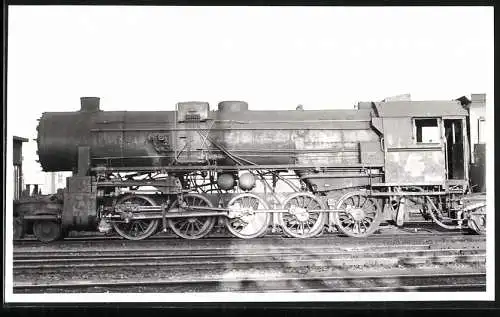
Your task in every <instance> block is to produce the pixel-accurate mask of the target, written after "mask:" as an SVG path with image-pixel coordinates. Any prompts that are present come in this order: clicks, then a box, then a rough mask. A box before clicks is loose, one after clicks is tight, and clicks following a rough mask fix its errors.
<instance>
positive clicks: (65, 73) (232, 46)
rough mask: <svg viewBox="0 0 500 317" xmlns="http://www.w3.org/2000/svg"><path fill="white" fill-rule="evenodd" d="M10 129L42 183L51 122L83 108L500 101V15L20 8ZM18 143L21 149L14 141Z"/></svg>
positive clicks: (12, 26)
mask: <svg viewBox="0 0 500 317" xmlns="http://www.w3.org/2000/svg"><path fill="white" fill-rule="evenodd" d="M8 14H9V16H8V19H9V21H8V64H7V65H8V74H7V93H8V97H7V111H8V118H7V120H8V121H7V124H8V135H9V136H12V135H18V136H22V137H27V138H29V139H30V142H29V143H28V144H25V146H24V162H23V163H24V172H25V183H29V182H37V181H38V182H39V181H41V180H42V178H41V173H40V172H39V171H40V167H39V165H38V163H36V162H35V160H36V159H37V157H36V154H35V151H36V142H34V141H33V140H32V139H33V138H36V125H37V119H38V118H39V117H40V116H41V114H42V112H49V111H76V110H78V109H79V107H80V104H79V102H80V100H79V97H81V96H98V97H101V109H102V110H129V111H134V110H173V109H174V106H175V103H177V102H179V101H188V100H199V101H208V102H210V105H211V107H212V109H216V106H217V103H218V102H219V101H222V100H245V101H247V102H248V103H249V107H250V109H254V110H265V109H274V110H277V109H295V107H296V106H297V105H298V104H302V105H304V108H305V109H306V110H307V109H337V108H347V109H352V108H353V106H354V105H355V104H357V102H359V101H379V100H382V99H384V98H385V97H388V96H394V95H399V94H406V93H410V94H411V97H412V99H413V100H428V99H445V100H450V99H454V98H457V97H460V96H463V95H468V96H470V94H471V93H486V94H487V100H488V104H489V105H490V106H492V100H493V56H494V51H493V42H494V40H493V39H494V37H493V7H490V8H487V7H432V8H430V7H413V8H411V7H401V8H397V7H376V8H375V7H372V8H362V7H361V8H354V7H351V8H343V7H210V8H209V7H145V6H141V7H133V6H126V7H125V6H124V7H113V6H98V7H97V6H96V7H93V6H64V7H62V6H61V7H58V6H40V7H37V6H9V11H8ZM10 149H11V147H10Z"/></svg>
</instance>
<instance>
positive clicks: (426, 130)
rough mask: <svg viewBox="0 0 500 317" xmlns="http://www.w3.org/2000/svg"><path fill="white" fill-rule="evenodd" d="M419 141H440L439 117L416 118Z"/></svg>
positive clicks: (416, 132) (415, 124)
mask: <svg viewBox="0 0 500 317" xmlns="http://www.w3.org/2000/svg"><path fill="white" fill-rule="evenodd" d="M414 126H415V140H416V142H417V143H439V140H440V133H439V121H438V119H437V118H425V119H414Z"/></svg>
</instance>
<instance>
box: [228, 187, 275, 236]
mask: <svg viewBox="0 0 500 317" xmlns="http://www.w3.org/2000/svg"><path fill="white" fill-rule="evenodd" d="M244 198H247V199H248V200H250V199H254V200H258V202H259V205H262V206H263V207H264V209H269V206H268V204H267V203H266V202H265V201H264V199H262V198H260V197H259V196H257V195H254V194H250V193H243V194H239V195H237V196H235V197H233V198H232V199H231V200H230V201H229V203H228V204H227V206H228V207H230V206H231V205H233V204H235V203H236V202H238V200H240V199H241V200H243V199H244ZM264 215H265V216H263V217H265V218H264V221H263V222H262V223H263V224H262V226H261V228H259V230H257V231H256V232H254V233H252V234H244V233H241V232H240V231H238V230H236V229H235V228H233V227H232V226H231V221H232V220H233V219H229V218H226V220H225V222H226V228H227V230H229V232H231V233H232V234H233V235H234V236H236V237H238V238H241V239H253V238H257V237H260V236H262V235H264V234H265V233H266V231H267V229H268V228H269V226H270V225H271V214H269V213H265V214H264Z"/></svg>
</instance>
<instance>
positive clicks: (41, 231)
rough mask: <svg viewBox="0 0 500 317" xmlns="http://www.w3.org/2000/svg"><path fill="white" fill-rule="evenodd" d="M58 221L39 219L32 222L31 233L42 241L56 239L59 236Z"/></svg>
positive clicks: (60, 228) (59, 225) (60, 229)
mask: <svg viewBox="0 0 500 317" xmlns="http://www.w3.org/2000/svg"><path fill="white" fill-rule="evenodd" d="M61 233H62V227H61V224H60V223H57V222H55V221H50V220H40V221H35V222H34V223H33V234H34V235H35V237H36V238H37V239H38V240H40V241H42V242H52V241H56V240H58V239H59V238H60V237H61Z"/></svg>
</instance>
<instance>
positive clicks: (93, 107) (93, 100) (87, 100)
mask: <svg viewBox="0 0 500 317" xmlns="http://www.w3.org/2000/svg"><path fill="white" fill-rule="evenodd" d="M100 99H101V98H99V97H81V98H80V103H81V106H82V107H81V108H80V111H83V112H95V111H99V102H100Z"/></svg>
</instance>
